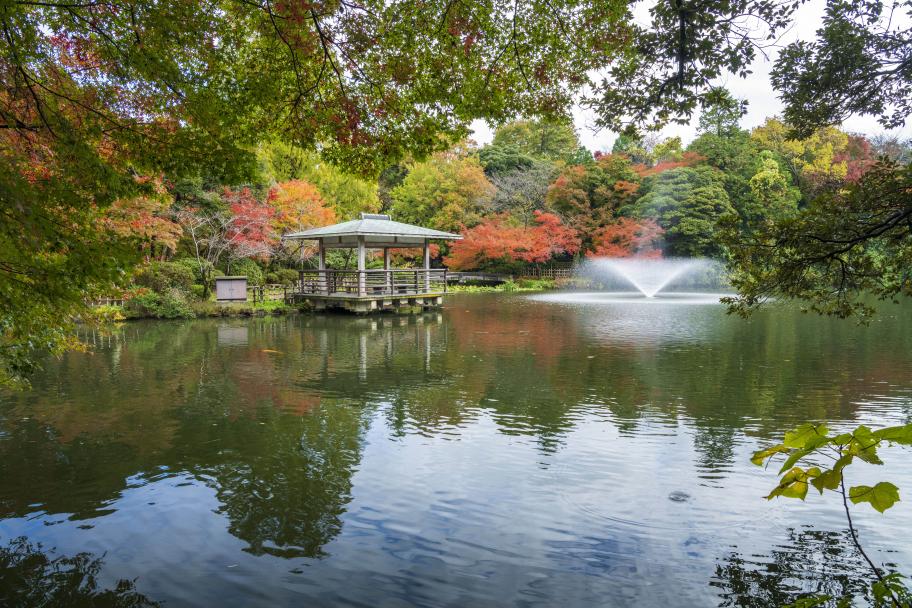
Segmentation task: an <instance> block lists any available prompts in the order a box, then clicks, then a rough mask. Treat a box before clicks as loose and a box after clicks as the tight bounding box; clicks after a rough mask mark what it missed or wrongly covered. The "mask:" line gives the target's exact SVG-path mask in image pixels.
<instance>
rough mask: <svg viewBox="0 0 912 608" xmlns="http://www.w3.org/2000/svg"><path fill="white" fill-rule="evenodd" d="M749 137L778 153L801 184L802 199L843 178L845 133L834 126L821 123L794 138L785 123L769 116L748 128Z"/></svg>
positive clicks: (846, 138)
mask: <svg viewBox="0 0 912 608" xmlns="http://www.w3.org/2000/svg"><path fill="white" fill-rule="evenodd" d="M751 138H752V139H754V141H756V142H757V145H758V146H759V147H760V148H761V149H763V150H770V151H772V152H774V153H775V154H776V155H778V157H779V159H781V160H782V161H783V163H784V165H785V166H786V167H787V168H788V169H789V171H790V172H791V174H792V176H793V177H794V179H795V181H796V182H797V184H798V186H799V187H800V188H801V191H802V193H803V195H804V197H805V200H810V199H812V198H814V197H815V196H816V195H818V194H819V193H821V192H822V191H824V190H827V189H831V188H833V187H834V186H839V185H841V184H842V183H843V182H844V181H845V179H846V176H847V174H848V165H847V162H846V160H845V158H846V155H845V153H846V151H847V149H848V145H849V136H848V135H847V134H846V133H844V132H843V131H841V130H839V129H837V128H835V127H822V128H820V129H818V130H816V131H814V132H813V133H812V134H811V135H810V136H808V137H805V138H802V139H794V138H792V130H791V128H790V127H789V126H788V125H787V124H785V123H784V122H782V121H781V120H779V119H776V118H770V119H767V121H766V122H765V123H764V124H763V125H761V126H759V127H757V128H755V129H754V130H753V131H752V132H751ZM840 159H842V160H840Z"/></svg>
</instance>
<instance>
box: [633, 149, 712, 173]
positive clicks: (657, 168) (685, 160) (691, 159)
mask: <svg viewBox="0 0 912 608" xmlns="http://www.w3.org/2000/svg"><path fill="white" fill-rule="evenodd" d="M704 160H706V157H705V156H701V155H699V154H697V153H696V152H685V153H684V155H683V156H682V158H681V160H674V161H671V160H668V161H663V162H660V163H657V164H655V165H654V166H652V167H647V166H646V165H634V166H633V170H634V171H636V172H637V174H639V176H640V177H649V176H651V175H658V174H659V173H664V172H665V171H668V170H669V169H677V168H678V167H693V166H694V165H696V164H699V163H700V162H701V161H704Z"/></svg>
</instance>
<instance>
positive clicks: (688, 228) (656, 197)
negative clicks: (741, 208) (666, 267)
mask: <svg viewBox="0 0 912 608" xmlns="http://www.w3.org/2000/svg"><path fill="white" fill-rule="evenodd" d="M645 189H648V192H647V193H646V194H645V195H644V196H643V197H642V198H640V199H639V200H638V201H637V202H636V204H635V205H634V206H633V208H632V209H629V212H630V213H631V214H632V215H634V216H635V217H637V218H640V219H653V220H655V221H656V222H657V223H658V224H659V226H660V227H661V228H662V229H663V230H664V231H665V242H666V253H667V254H668V255H672V256H683V257H698V256H709V257H719V256H721V255H722V254H723V253H724V249H723V246H722V245H721V243H720V242H719V239H718V238H717V233H718V231H719V227H720V224H721V223H724V222H729V221H732V220H733V219H734V218H737V212H736V211H735V209H734V207H732V205H731V201H729V199H728V193H726V192H725V188H724V185H723V176H722V174H721V172H720V171H718V170H717V169H714V168H712V167H707V166H699V167H678V168H676V169H670V170H668V171H663V172H662V173H659V174H658V175H656V176H654V177H653V178H651V179H650V181H649V182H648V183H647V184H646V185H645Z"/></svg>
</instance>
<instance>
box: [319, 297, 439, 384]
mask: <svg viewBox="0 0 912 608" xmlns="http://www.w3.org/2000/svg"><path fill="white" fill-rule="evenodd" d="M344 322H345V327H344V329H345V331H344V332H340V326H339V319H337V318H328V317H313V318H311V319H308V320H307V321H306V322H305V323H304V325H303V331H302V340H303V341H304V344H303V352H304V355H303V356H304V357H305V358H306V359H307V360H308V362H310V363H312V364H316V366H315V367H313V368H312V369H319V370H320V374H319V376H318V377H315V378H313V379H314V380H317V381H318V382H319V383H320V387H321V390H322V391H327V390H328V391H329V392H330V393H332V392H333V389H334V388H335V387H337V386H338V387H345V389H346V390H345V394H351V391H350V389H352V388H353V386H352V384H351V381H352V380H357V381H358V382H359V383H364V382H367V381H368V378H369V376H371V375H372V374H371V369H372V368H375V367H376V368H379V369H382V370H389V368H390V366H392V365H394V363H395V364H397V365H402V364H405V363H406V362H407V363H409V364H411V369H413V370H423V371H424V372H430V371H431V368H432V365H431V364H432V360H433V356H434V353H435V351H437V350H440V349H445V348H446V340H447V336H446V331H445V327H446V325H445V321H444V316H443V314H441V313H439V312H430V313H427V312H426V313H424V314H420V315H409V316H381V317H363V318H358V319H351V318H348V319H344ZM438 342H439V345H438V344H437V343H438ZM353 376H354V377H353ZM324 383H329V384H328V385H327V384H324ZM367 388H370V387H367Z"/></svg>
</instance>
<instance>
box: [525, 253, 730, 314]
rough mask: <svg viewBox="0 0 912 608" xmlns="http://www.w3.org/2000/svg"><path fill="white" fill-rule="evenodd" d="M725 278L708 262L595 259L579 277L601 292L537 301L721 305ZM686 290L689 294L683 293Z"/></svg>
mask: <svg viewBox="0 0 912 608" xmlns="http://www.w3.org/2000/svg"><path fill="white" fill-rule="evenodd" d="M723 274H724V273H723V272H722V267H721V265H720V264H719V262H717V261H715V260H709V259H705V258H658V259H652V258H591V259H588V260H586V261H585V262H583V264H582V265H580V267H579V268H578V269H577V272H576V277H577V278H580V279H583V280H588V282H589V283H590V284H591V285H592V287H594V288H597V289H599V290H600V291H591V292H570V291H563V292H552V293H549V294H542V295H540V296H534V299H537V300H542V301H548V302H563V303H573V304H596V303H599V304H606V303H610V304H627V303H630V304H632V303H636V302H640V303H656V304H666V303H667V304H672V303H674V304H678V303H680V304H718V303H719V298H721V297H723V296H724V295H726V294H723V293H719V291H724V288H725V287H726V285H725V279H724V278H723ZM695 281H696V282H697V283H698V284H699V287H697V291H694V290H693V289H694V282H695ZM682 284H683V285H682ZM682 286H684V287H685V288H686V289H687V290H688V291H682V290H680V288H681V287H682ZM675 288H677V289H675ZM707 288H708V290H707Z"/></svg>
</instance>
